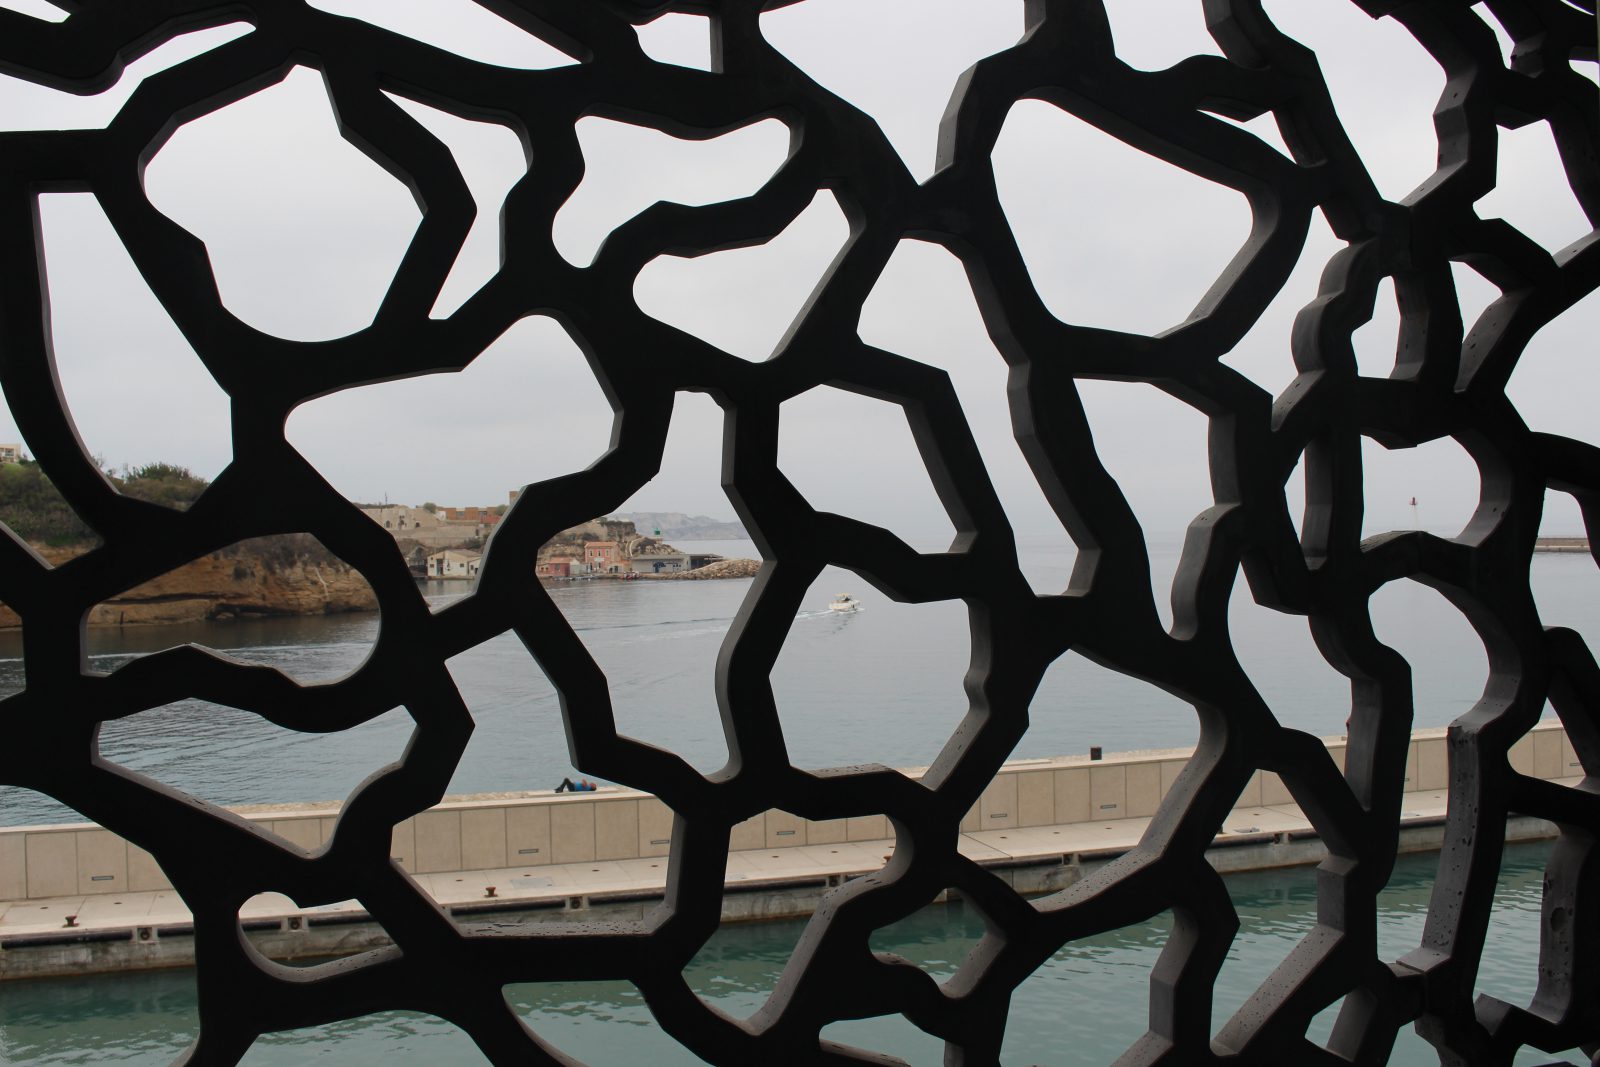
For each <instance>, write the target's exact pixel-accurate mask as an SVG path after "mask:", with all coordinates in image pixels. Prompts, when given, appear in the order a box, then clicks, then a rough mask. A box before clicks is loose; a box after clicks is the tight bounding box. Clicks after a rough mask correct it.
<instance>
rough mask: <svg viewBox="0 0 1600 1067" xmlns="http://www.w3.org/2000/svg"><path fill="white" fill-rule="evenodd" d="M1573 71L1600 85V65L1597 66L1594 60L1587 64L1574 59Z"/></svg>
mask: <svg viewBox="0 0 1600 1067" xmlns="http://www.w3.org/2000/svg"><path fill="white" fill-rule="evenodd" d="M1572 69H1573V70H1575V71H1577V72H1578V73H1579V74H1581V75H1583V76H1584V77H1585V78H1588V79H1589V80H1590V81H1592V82H1595V83H1597V84H1600V64H1596V63H1595V62H1593V61H1592V60H1591V61H1588V62H1585V61H1583V60H1581V59H1574V60H1573V61H1572Z"/></svg>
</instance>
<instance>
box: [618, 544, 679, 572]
mask: <svg viewBox="0 0 1600 1067" xmlns="http://www.w3.org/2000/svg"><path fill="white" fill-rule="evenodd" d="M628 562H629V563H630V564H632V568H633V572H634V573H635V574H676V573H677V572H679V571H686V570H688V569H689V554H688V553H687V552H679V551H678V550H677V549H675V548H670V547H669V546H667V545H662V544H651V545H647V546H645V548H643V549H642V550H641V551H639V552H638V553H636V554H635V555H634V557H633V558H632V559H631V560H629V561H628Z"/></svg>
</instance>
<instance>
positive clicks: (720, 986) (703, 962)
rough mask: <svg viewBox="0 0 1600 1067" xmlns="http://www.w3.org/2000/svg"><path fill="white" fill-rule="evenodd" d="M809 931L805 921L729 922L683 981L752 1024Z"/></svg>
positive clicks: (697, 957)
mask: <svg viewBox="0 0 1600 1067" xmlns="http://www.w3.org/2000/svg"><path fill="white" fill-rule="evenodd" d="M830 847H833V846H830ZM805 928H806V921H805V920H804V919H784V920H781V921H778V922H760V923H752V922H724V923H723V924H722V925H721V926H720V927H718V929H717V932H716V933H715V934H713V935H712V936H711V938H710V940H708V941H707V942H706V943H705V944H704V945H703V946H701V948H700V951H699V952H697V953H695V955H694V958H693V959H691V960H690V961H689V964H688V966H686V967H684V969H683V976H684V978H685V979H686V980H687V981H688V983H689V987H690V988H691V989H693V990H694V991H695V993H696V994H697V995H698V996H699V997H700V999H701V1000H703V1001H705V1002H706V1003H707V1004H709V1005H710V1006H712V1007H714V1008H716V1009H717V1010H718V1011H722V1012H725V1013H726V1014H728V1015H731V1016H733V1017H734V1018H736V1019H747V1018H749V1017H750V1016H751V1015H753V1014H755V1012H756V1011H757V1009H759V1008H760V1007H761V1006H762V1005H763V1004H765V1003H766V1002H767V998H768V997H770V996H771V995H772V990H773V987H774V985H776V983H777V981H778V976H779V975H780V974H781V973H783V969H784V966H785V965H786V964H788V962H789V957H790V956H792V955H793V954H794V949H795V945H796V944H798V943H799V941H800V935H801V934H802V933H803V932H804V931H805Z"/></svg>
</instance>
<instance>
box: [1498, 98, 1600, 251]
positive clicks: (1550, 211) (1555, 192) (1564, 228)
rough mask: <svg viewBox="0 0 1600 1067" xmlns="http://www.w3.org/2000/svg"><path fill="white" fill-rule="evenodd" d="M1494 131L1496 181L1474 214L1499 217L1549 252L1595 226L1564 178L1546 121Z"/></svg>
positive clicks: (1586, 232) (1559, 248)
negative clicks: (1496, 137) (1497, 140)
mask: <svg viewBox="0 0 1600 1067" xmlns="http://www.w3.org/2000/svg"><path fill="white" fill-rule="evenodd" d="M1497 132H1498V134H1499V138H1500V152H1499V160H1498V164H1499V165H1498V168H1497V170H1496V172H1495V187H1494V188H1493V189H1491V190H1490V191H1489V192H1488V193H1487V194H1485V195H1484V196H1483V197H1482V198H1481V199H1479V201H1478V209H1477V210H1478V214H1479V216H1481V217H1482V218H1485V219H1493V218H1499V219H1504V220H1505V221H1507V222H1509V223H1510V224H1511V225H1513V226H1515V227H1516V228H1517V229H1519V230H1521V231H1522V232H1523V233H1524V234H1526V235H1527V236H1529V237H1531V238H1532V239H1533V240H1535V241H1537V242H1539V244H1541V245H1543V246H1544V247H1545V248H1546V249H1547V250H1549V251H1551V252H1556V251H1559V250H1561V249H1563V248H1565V247H1567V245H1569V244H1571V243H1572V242H1574V241H1576V240H1578V239H1579V238H1580V237H1583V236H1585V235H1586V234H1588V233H1589V232H1590V231H1592V230H1593V229H1594V226H1593V225H1591V224H1590V222H1589V219H1588V216H1586V215H1585V214H1584V213H1583V207H1582V206H1581V205H1580V204H1579V203H1578V198H1577V196H1576V195H1574V193H1573V190H1572V186H1570V185H1568V184H1567V180H1566V171H1565V169H1564V168H1563V166H1562V162H1561V153H1560V152H1559V151H1558V150H1557V149H1556V141H1555V138H1554V137H1553V136H1552V135H1551V133H1550V126H1549V124H1547V123H1543V122H1530V123H1529V124H1528V125H1526V126H1522V127H1519V128H1517V129H1501V130H1499V131H1497Z"/></svg>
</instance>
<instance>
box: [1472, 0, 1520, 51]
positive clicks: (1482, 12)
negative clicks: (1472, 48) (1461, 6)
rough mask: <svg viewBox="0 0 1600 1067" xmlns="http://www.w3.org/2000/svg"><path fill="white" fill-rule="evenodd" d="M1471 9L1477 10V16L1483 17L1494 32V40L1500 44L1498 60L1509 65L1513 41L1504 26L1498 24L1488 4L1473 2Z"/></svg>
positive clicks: (1498, 21)
mask: <svg viewBox="0 0 1600 1067" xmlns="http://www.w3.org/2000/svg"><path fill="white" fill-rule="evenodd" d="M1472 10H1473V11H1475V12H1477V13H1478V17H1479V18H1481V19H1483V21H1484V23H1485V24H1486V25H1487V26H1488V27H1489V29H1490V30H1492V31H1493V32H1494V39H1495V42H1496V43H1497V44H1499V46H1500V61H1501V62H1502V63H1504V64H1505V65H1506V66H1507V67H1510V66H1511V49H1512V47H1513V45H1514V43H1515V42H1513V41H1512V40H1511V35H1510V34H1508V33H1506V28H1505V27H1504V26H1502V25H1500V20H1499V19H1497V18H1495V17H1494V12H1493V11H1491V10H1490V9H1489V5H1488V4H1482V3H1479V4H1473V5H1472Z"/></svg>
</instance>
